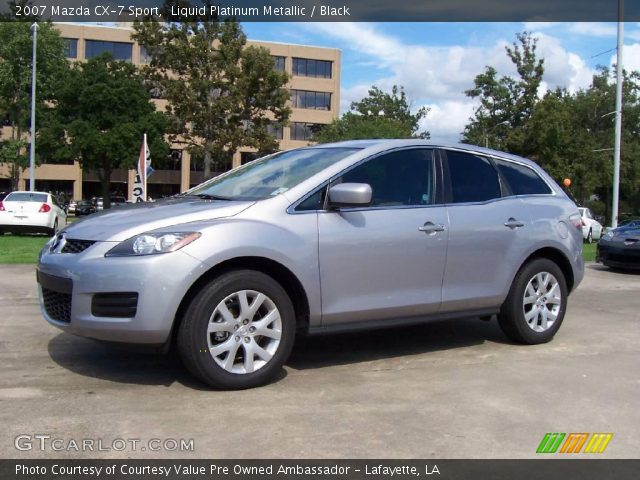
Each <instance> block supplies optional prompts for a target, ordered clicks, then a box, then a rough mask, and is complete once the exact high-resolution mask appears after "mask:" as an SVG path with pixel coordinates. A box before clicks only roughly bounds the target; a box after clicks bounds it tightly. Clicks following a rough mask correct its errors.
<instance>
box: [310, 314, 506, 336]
mask: <svg viewBox="0 0 640 480" xmlns="http://www.w3.org/2000/svg"><path fill="white" fill-rule="evenodd" d="M499 311H500V308H499V307H493V308H483V309H479V310H478V309H474V310H464V311H457V312H446V313H436V314H433V315H428V316H420V317H402V318H389V319H386V318H385V319H380V320H371V321H364V322H353V323H341V324H335V325H328V326H324V327H323V326H317V327H309V330H308V331H307V335H309V336H314V335H331V334H336V333H349V332H358V331H362V330H379V329H384V328H395V327H404V326H409V325H420V324H422V323H429V322H437V321H441V320H453V319H462V318H469V317H485V316H491V315H496V314H497V313H498V312H499Z"/></svg>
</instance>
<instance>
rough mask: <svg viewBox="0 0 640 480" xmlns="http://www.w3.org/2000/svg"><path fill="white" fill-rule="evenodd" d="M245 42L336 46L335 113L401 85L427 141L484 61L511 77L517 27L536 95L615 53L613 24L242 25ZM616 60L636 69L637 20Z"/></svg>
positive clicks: (450, 133) (447, 133)
mask: <svg viewBox="0 0 640 480" xmlns="http://www.w3.org/2000/svg"><path fill="white" fill-rule="evenodd" d="M243 28H244V30H245V33H246V34H247V36H248V37H249V38H250V39H252V40H264V41H276V42H287V43H298V44H304V45H316V46H324V47H332V48H338V49H340V50H341V52H342V65H341V79H340V81H341V82H340V83H341V86H340V87H341V88H340V104H341V113H342V112H345V111H347V110H348V109H349V105H350V103H351V102H352V101H354V100H359V99H360V98H363V97H364V96H366V94H367V91H368V89H369V88H370V87H371V86H372V85H376V86H378V87H380V88H382V89H383V90H390V88H391V86H392V85H394V84H397V85H401V86H404V88H405V91H406V93H407V96H408V98H409V100H410V102H411V106H412V110H414V111H415V110H417V109H418V108H420V107H422V106H427V107H429V108H430V109H431V110H430V112H429V114H428V115H427V118H426V119H425V120H424V121H423V122H422V124H421V129H422V130H425V129H426V130H428V131H429V132H430V133H431V138H432V139H437V140H442V141H447V142H455V141H458V140H459V139H460V132H462V130H463V129H464V126H465V125H466V123H467V122H468V119H469V117H471V116H472V115H473V110H474V107H475V106H476V104H475V102H474V101H473V100H472V99H469V98H468V97H466V96H465V95H464V91H465V90H468V89H469V88H471V87H472V86H473V79H474V77H475V76H476V75H477V74H479V73H482V72H483V71H484V69H485V67H486V66H487V65H491V66H493V67H495V68H496V69H497V70H498V73H499V74H504V75H514V74H515V69H514V68H513V64H512V63H511V61H510V60H509V58H508V57H507V55H506V53H505V46H506V45H510V44H511V43H512V42H513V41H514V40H515V38H516V33H517V32H522V31H529V32H532V33H533V34H534V35H535V36H536V37H537V38H538V53H539V55H540V56H541V57H543V58H544V59H545V75H544V80H543V85H542V87H543V88H542V89H541V90H542V91H541V92H540V94H541V95H542V94H544V91H546V89H554V88H556V87H558V86H560V87H566V88H567V89H568V90H569V91H576V90H578V89H580V88H585V87H588V86H589V83H590V81H591V78H592V75H593V73H594V72H595V70H596V68H597V66H598V65H606V66H611V65H612V64H613V63H614V62H615V56H616V51H615V48H616V24H615V23H321V22H316V23H252V22H246V23H243ZM623 65H624V66H625V69H627V70H640V23H626V24H625V33H624V48H623Z"/></svg>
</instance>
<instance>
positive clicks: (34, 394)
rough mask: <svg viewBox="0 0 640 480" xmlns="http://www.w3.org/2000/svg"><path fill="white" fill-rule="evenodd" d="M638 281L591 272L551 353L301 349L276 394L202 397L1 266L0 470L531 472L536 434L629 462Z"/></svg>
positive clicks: (381, 342) (416, 342) (462, 347)
mask: <svg viewBox="0 0 640 480" xmlns="http://www.w3.org/2000/svg"><path fill="white" fill-rule="evenodd" d="M639 293H640V275H635V274H623V273H616V272H612V271H610V270H607V269H605V268H603V267H601V266H599V265H594V264H590V265H588V267H587V274H586V277H585V280H584V281H583V283H582V284H581V286H580V287H579V289H578V290H577V291H576V292H575V293H574V294H573V295H572V296H571V298H570V305H569V311H568V314H567V317H566V318H565V322H564V325H563V326H562V328H561V329H560V332H559V333H558V335H557V336H556V338H555V340H554V341H553V342H551V343H549V344H546V345H539V346H534V347H523V346H519V345H513V344H510V343H509V342H508V341H507V340H506V338H505V337H504V336H503V335H502V333H501V332H500V330H499V329H498V327H497V325H496V323H495V321H492V322H482V321H480V320H477V319H464V320H459V321H454V322H443V323H433V324H428V325H423V326H418V327H411V328H402V329H398V330H386V331H378V332H369V333H360V334H350V335H340V336H331V337H323V338H312V339H307V340H306V341H304V342H303V343H301V344H299V345H298V346H297V347H296V349H295V351H294V354H293V356H292V358H291V360H290V361H289V362H288V364H287V366H286V369H285V371H284V372H283V373H282V375H281V376H280V378H279V379H278V381H276V382H275V383H273V384H271V385H268V386H266V387H263V388H259V389H254V390H248V391H241V392H219V391H209V390H206V389H205V388H204V387H203V386H202V385H200V384H199V383H197V382H196V381H194V380H193V379H192V378H191V377H190V376H189V375H188V374H187V373H186V371H185V370H184V369H183V368H182V366H181V365H180V363H179V360H178V359H177V358H176V357H172V356H159V355H152V354H146V353H134V352H126V351H122V350H120V349H114V348H112V347H107V346H103V345H101V344H98V343H95V342H92V341H90V340H86V339H82V338H76V337H73V336H70V335H66V334H63V333H61V332H59V331H58V330H56V329H55V328H53V327H51V326H49V325H48V324H47V323H46V322H45V321H44V320H43V319H42V318H41V317H40V313H39V310H38V306H37V297H36V284H35V273H34V267H33V266H18V265H15V266H14V265H3V266H0V308H1V312H2V313H1V316H0V364H1V365H2V368H1V369H0V424H1V425H2V436H1V437H0V438H1V439H0V457H2V458H44V457H54V458H64V457H72V458H78V457H83V456H84V457H88V458H96V457H100V458H125V457H132V458H152V457H169V458H179V457H188V458H427V459H428V458H527V457H535V450H536V447H537V446H538V443H539V442H540V440H541V439H542V437H543V435H544V434H545V433H546V432H613V433H614V437H613V439H612V440H611V442H610V444H609V446H608V448H607V450H606V453H605V454H603V455H601V457H605V458H637V457H638V452H640V434H639V432H640V409H639V408H638V406H639V404H638V401H639V400H640V294H639ZM24 434H26V435H34V434H46V435H50V436H51V437H52V438H61V439H63V440H64V442H65V443H64V445H68V443H66V442H68V441H69V440H71V439H74V440H76V441H80V440H81V439H86V438H89V439H104V441H105V444H106V445H112V441H113V439H118V438H125V439H128V438H132V439H142V440H143V441H144V440H145V439H150V438H160V439H193V440H194V446H195V449H194V451H193V452H176V451H174V452H169V453H167V452H151V451H149V450H147V451H145V452H143V451H140V450H137V451H130V450H125V451H123V452H118V451H113V450H111V451H101V452H95V451H94V452H86V453H84V454H79V453H77V452H75V451H74V450H73V449H71V450H69V451H67V450H66V449H65V450H63V451H58V452H52V451H51V450H47V451H39V450H38V449H37V448H36V446H35V445H34V449H33V450H30V451H19V450H16V448H15V447H14V439H15V437H16V436H18V435H24Z"/></svg>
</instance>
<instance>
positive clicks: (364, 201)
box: [329, 183, 372, 208]
mask: <svg viewBox="0 0 640 480" xmlns="http://www.w3.org/2000/svg"><path fill="white" fill-rule="evenodd" d="M371 195H372V192H371V186H370V185H369V184H367V183H340V184H338V185H336V186H334V187H331V188H330V189H329V207H330V208H349V207H366V206H368V205H370V204H371Z"/></svg>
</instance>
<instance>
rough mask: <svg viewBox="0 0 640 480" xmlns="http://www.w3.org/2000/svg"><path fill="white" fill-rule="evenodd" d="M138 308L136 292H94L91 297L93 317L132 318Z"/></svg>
mask: <svg viewBox="0 0 640 480" xmlns="http://www.w3.org/2000/svg"><path fill="white" fill-rule="evenodd" d="M137 310H138V294H137V293H136V292H113V293H96V294H94V295H93V298H92V299H91V315H93V316H94V317H113V318H133V317H135V316H136V311H137Z"/></svg>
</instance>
